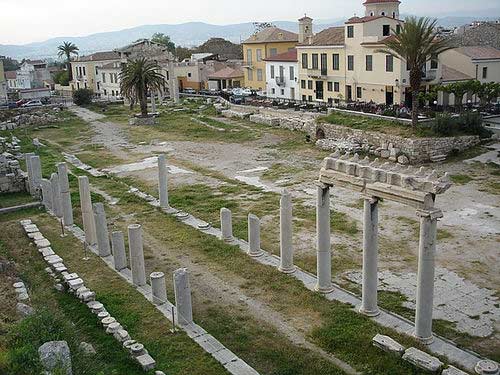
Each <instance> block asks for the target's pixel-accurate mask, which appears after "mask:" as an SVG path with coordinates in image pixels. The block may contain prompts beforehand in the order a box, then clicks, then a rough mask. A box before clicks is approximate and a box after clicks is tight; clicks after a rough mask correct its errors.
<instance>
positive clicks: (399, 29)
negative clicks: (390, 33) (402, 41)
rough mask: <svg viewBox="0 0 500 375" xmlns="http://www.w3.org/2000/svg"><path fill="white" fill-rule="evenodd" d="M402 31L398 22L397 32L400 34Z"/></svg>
mask: <svg viewBox="0 0 500 375" xmlns="http://www.w3.org/2000/svg"><path fill="white" fill-rule="evenodd" d="M400 32H401V25H400V24H397V25H396V34H399V33H400Z"/></svg>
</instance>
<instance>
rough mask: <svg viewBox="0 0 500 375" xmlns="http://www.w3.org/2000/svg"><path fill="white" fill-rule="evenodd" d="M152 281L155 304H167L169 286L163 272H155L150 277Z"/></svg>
mask: <svg viewBox="0 0 500 375" xmlns="http://www.w3.org/2000/svg"><path fill="white" fill-rule="evenodd" d="M149 277H150V279H151V291H152V296H153V303H154V304H155V305H163V304H164V303H165V302H167V286H166V284H165V274H164V273H163V272H153V273H152V274H151V275H149Z"/></svg>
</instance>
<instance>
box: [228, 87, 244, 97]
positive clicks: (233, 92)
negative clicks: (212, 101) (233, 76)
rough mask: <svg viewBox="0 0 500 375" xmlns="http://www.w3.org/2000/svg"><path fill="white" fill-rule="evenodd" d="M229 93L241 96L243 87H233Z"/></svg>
mask: <svg viewBox="0 0 500 375" xmlns="http://www.w3.org/2000/svg"><path fill="white" fill-rule="evenodd" d="M231 94H233V95H237V96H243V89H241V88H239V87H235V88H234V89H233V90H232V91H231Z"/></svg>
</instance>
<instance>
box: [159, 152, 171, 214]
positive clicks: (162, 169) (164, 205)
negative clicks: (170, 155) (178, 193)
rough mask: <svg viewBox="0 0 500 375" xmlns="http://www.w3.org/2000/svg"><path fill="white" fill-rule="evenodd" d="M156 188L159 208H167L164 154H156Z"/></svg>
mask: <svg viewBox="0 0 500 375" xmlns="http://www.w3.org/2000/svg"><path fill="white" fill-rule="evenodd" d="M158 190H159V196H160V208H162V209H164V210H167V209H169V208H170V205H169V203H168V171H167V163H166V157H165V155H159V156H158Z"/></svg>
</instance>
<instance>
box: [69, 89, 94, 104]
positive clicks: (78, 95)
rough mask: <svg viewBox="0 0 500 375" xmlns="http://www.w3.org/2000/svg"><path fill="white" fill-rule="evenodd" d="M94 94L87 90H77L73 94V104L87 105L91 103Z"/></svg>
mask: <svg viewBox="0 0 500 375" xmlns="http://www.w3.org/2000/svg"><path fill="white" fill-rule="evenodd" d="M93 95H94V93H93V92H92V90H89V89H78V90H75V91H74V92H73V103H75V104H76V105H79V106H82V105H88V104H91V103H92V96H93Z"/></svg>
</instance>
